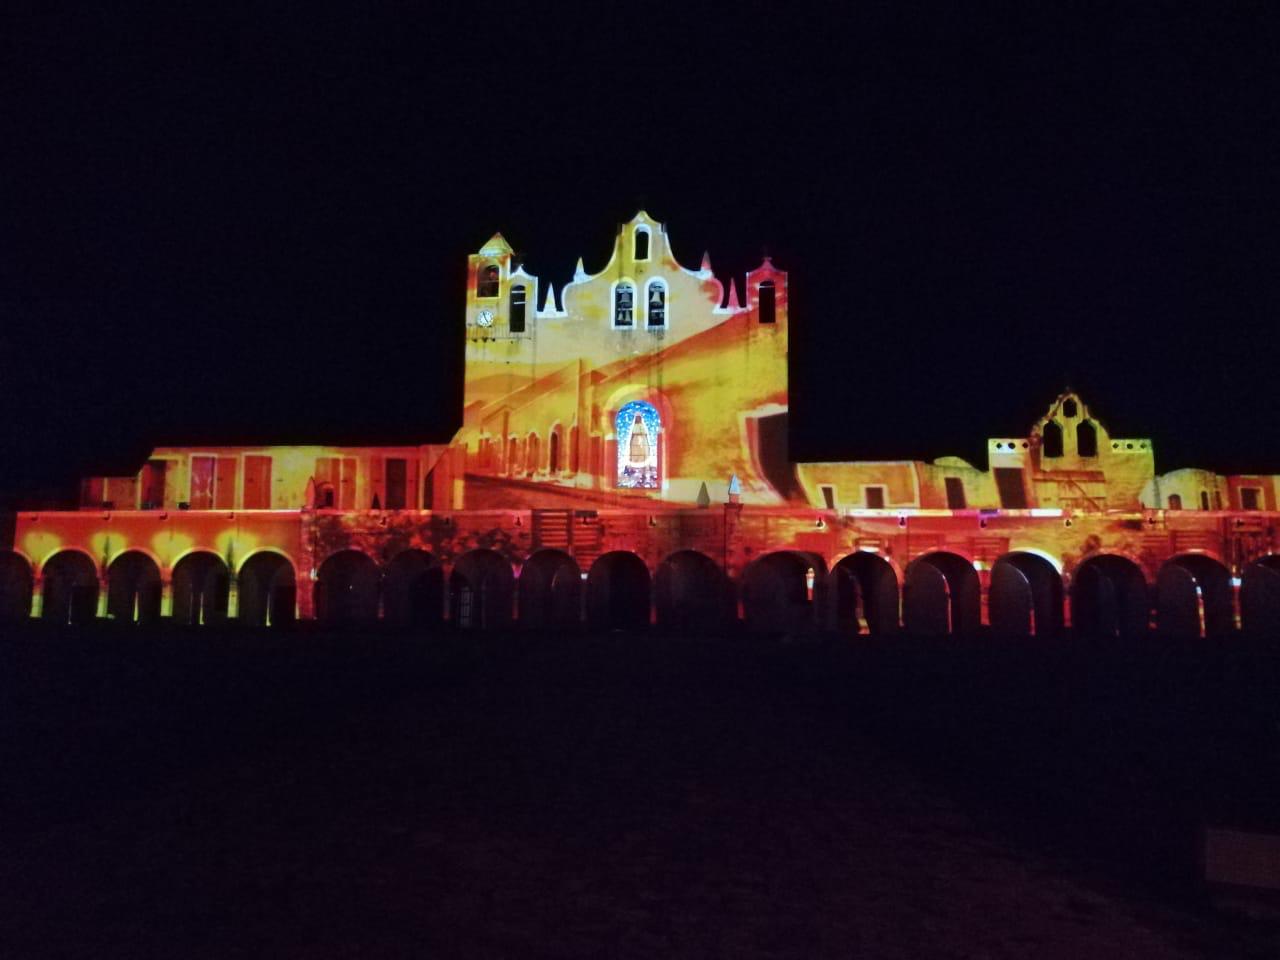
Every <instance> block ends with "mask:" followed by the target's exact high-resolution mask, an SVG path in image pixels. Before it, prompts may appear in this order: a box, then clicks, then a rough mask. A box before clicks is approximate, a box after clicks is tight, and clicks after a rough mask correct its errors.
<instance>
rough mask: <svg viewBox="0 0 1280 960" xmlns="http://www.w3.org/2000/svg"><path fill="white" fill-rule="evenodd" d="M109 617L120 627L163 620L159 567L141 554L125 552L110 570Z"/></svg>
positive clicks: (108, 590)
mask: <svg viewBox="0 0 1280 960" xmlns="http://www.w3.org/2000/svg"><path fill="white" fill-rule="evenodd" d="M107 616H108V617H110V618H111V619H112V620H115V621H116V622H118V623H154V622H155V621H157V620H159V619H160V567H159V566H158V565H157V564H156V562H155V560H153V559H152V558H151V556H150V555H149V554H147V553H144V552H143V551H141V550H125V551H123V552H122V553H120V554H119V555H118V556H117V557H116V558H115V559H114V560H112V561H111V565H110V566H109V567H107Z"/></svg>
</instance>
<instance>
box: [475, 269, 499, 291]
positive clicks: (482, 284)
mask: <svg viewBox="0 0 1280 960" xmlns="http://www.w3.org/2000/svg"><path fill="white" fill-rule="evenodd" d="M498 277H499V273H498V268H497V266H495V265H494V264H489V266H487V267H481V268H480V273H479V274H478V275H477V276H476V296H477V297H496V296H497V295H498Z"/></svg>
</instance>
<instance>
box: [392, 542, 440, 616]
mask: <svg viewBox="0 0 1280 960" xmlns="http://www.w3.org/2000/svg"><path fill="white" fill-rule="evenodd" d="M382 604H383V611H382V615H383V619H385V620H386V621H387V622H388V623H394V624H399V625H401V626H415V627H434V626H438V625H439V624H440V622H441V620H442V619H443V618H444V571H443V570H442V569H441V568H440V565H439V564H438V563H436V560H435V557H433V556H432V555H431V554H430V553H428V552H427V551H426V550H418V549H409V550H401V551H400V552H399V553H397V554H396V555H395V556H394V557H393V558H392V559H391V562H390V563H388V564H387V570H386V573H385V574H384V575H383V578H382Z"/></svg>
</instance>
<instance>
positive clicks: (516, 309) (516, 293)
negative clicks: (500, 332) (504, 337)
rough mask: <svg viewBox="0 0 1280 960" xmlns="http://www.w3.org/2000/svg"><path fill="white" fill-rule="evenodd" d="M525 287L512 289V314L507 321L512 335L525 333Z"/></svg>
mask: <svg viewBox="0 0 1280 960" xmlns="http://www.w3.org/2000/svg"><path fill="white" fill-rule="evenodd" d="M524 305H525V289H524V285H523V284H521V285H518V286H514V287H512V288H511V314H510V316H509V318H508V320H507V329H509V330H510V331H511V332H512V333H524Z"/></svg>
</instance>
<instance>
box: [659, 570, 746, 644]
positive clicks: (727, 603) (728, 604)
mask: <svg viewBox="0 0 1280 960" xmlns="http://www.w3.org/2000/svg"><path fill="white" fill-rule="evenodd" d="M653 593H654V606H655V608H656V615H657V621H658V624H659V625H660V626H663V627H666V628H677V629H681V630H689V631H694V632H707V631H714V630H717V629H719V628H720V627H722V626H724V624H725V623H726V621H727V620H728V619H729V617H730V616H732V614H733V613H734V612H735V611H734V609H733V588H732V585H731V584H730V582H729V578H728V577H726V576H725V574H724V571H723V570H721V569H720V567H719V565H718V564H717V563H716V562H715V561H714V560H712V559H711V558H710V557H708V556H707V555H706V554H704V553H699V552H697V551H696V550H680V551H678V552H676V553H673V554H672V555H671V556H669V557H667V559H666V560H664V561H662V563H661V564H659V565H658V572H657V575H656V576H655V577H654V585H653Z"/></svg>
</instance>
